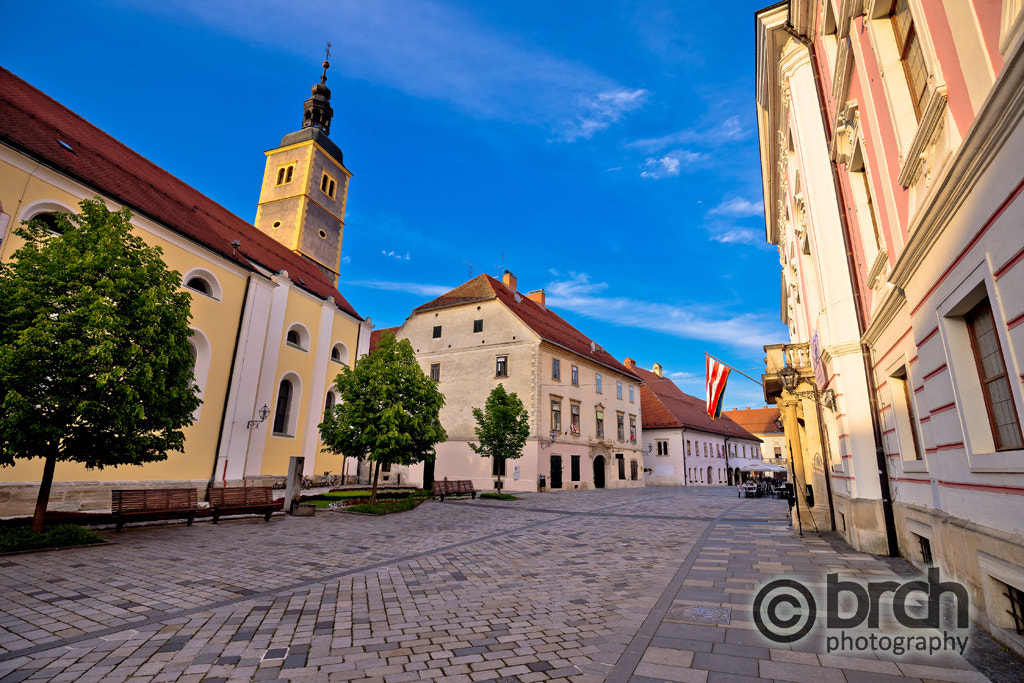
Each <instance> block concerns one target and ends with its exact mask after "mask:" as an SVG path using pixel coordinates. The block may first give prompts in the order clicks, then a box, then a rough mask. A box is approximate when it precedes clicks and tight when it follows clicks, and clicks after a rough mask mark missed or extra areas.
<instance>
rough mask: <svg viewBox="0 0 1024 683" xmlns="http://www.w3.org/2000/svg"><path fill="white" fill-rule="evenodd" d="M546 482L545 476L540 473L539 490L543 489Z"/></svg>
mask: <svg viewBox="0 0 1024 683" xmlns="http://www.w3.org/2000/svg"><path fill="white" fill-rule="evenodd" d="M547 484H548V480H547V477H545V476H544V475H543V474H542V475H540V490H541V491H543V490H544V487H545V486H547Z"/></svg>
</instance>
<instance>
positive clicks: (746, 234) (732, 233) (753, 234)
mask: <svg viewBox="0 0 1024 683" xmlns="http://www.w3.org/2000/svg"><path fill="white" fill-rule="evenodd" d="M711 239H712V241H714V242H721V243H722V244H752V245H754V246H757V247H760V246H762V245H764V244H766V241H765V237H764V233H763V232H761V231H760V230H754V229H752V228H730V229H728V230H725V231H723V232H718V233H715V234H712V235H711Z"/></svg>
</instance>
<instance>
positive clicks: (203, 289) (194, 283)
mask: <svg viewBox="0 0 1024 683" xmlns="http://www.w3.org/2000/svg"><path fill="white" fill-rule="evenodd" d="M185 286H186V287H188V288H189V289H194V290H196V291H197V292H199V293H200V294H205V295H206V296H210V288H209V287H208V286H207V285H206V283H205V282H204V281H203V280H202V278H198V277H194V278H192V279H191V280H189V281H188V282H186V283H185Z"/></svg>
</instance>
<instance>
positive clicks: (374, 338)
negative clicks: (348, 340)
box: [369, 327, 401, 353]
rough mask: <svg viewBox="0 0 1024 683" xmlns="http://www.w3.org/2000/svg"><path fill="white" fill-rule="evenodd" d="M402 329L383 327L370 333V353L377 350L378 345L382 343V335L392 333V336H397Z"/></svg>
mask: <svg viewBox="0 0 1024 683" xmlns="http://www.w3.org/2000/svg"><path fill="white" fill-rule="evenodd" d="M400 329H401V328H400V327H382V328H380V329H379V330H371V331H370V350H369V352H370V353H372V352H373V351H374V350H376V348H377V344H379V343H380V337H381V335H382V334H384V333H385V332H390V333H392V334H397V333H398V330H400Z"/></svg>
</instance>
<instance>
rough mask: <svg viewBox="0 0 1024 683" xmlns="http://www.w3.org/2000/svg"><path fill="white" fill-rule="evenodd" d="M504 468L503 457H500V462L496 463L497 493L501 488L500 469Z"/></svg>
mask: <svg viewBox="0 0 1024 683" xmlns="http://www.w3.org/2000/svg"><path fill="white" fill-rule="evenodd" d="M503 469H505V459H504V458H502V459H501V462H500V463H498V493H502V489H501V471H502V470H503Z"/></svg>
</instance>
